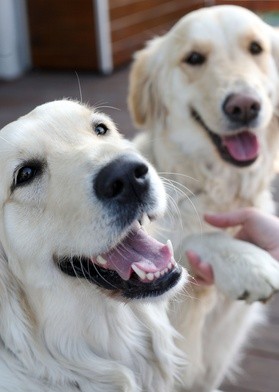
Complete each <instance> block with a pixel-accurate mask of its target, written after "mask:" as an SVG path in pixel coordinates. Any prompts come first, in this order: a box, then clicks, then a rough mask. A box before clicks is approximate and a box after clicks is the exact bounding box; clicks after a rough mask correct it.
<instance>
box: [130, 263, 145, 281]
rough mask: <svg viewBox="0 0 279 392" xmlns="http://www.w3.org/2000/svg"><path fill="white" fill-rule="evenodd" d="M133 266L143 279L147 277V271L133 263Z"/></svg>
mask: <svg viewBox="0 0 279 392" xmlns="http://www.w3.org/2000/svg"><path fill="white" fill-rule="evenodd" d="M132 268H133V270H134V271H135V273H136V274H137V275H138V276H139V278H140V279H141V280H144V279H146V273H145V272H144V271H142V270H141V269H139V268H138V267H137V266H136V265H132Z"/></svg>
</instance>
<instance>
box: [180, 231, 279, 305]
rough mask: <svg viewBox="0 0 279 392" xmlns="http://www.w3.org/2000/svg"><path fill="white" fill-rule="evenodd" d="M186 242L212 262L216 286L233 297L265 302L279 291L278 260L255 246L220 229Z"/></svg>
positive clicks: (190, 238)
mask: <svg viewBox="0 0 279 392" xmlns="http://www.w3.org/2000/svg"><path fill="white" fill-rule="evenodd" d="M185 245H186V249H185V250H186V251H187V252H188V251H189V250H191V251H194V252H195V253H197V254H198V255H199V257H200V259H201V260H202V261H203V262H205V263H208V264H209V265H211V267H212V269H213V274H214V282H215V285H216V287H217V288H218V290H220V291H221V292H222V293H223V294H225V295H226V296H228V297H229V298H231V299H233V300H245V301H246V302H247V303H252V302H255V301H260V302H263V303H265V302H267V301H268V300H269V299H270V298H271V297H272V295H273V294H274V293H276V292H277V291H278V290H279V263H278V262H277V261H276V260H274V259H273V258H272V257H271V256H270V255H269V253H268V252H266V251H264V250H262V249H260V248H258V247H256V246H255V245H252V244H250V243H247V242H244V241H240V240H237V239H235V238H231V237H229V236H228V235H226V234H224V233H219V232H218V233H209V234H203V235H202V236H190V237H188V238H187V239H186V241H185Z"/></svg>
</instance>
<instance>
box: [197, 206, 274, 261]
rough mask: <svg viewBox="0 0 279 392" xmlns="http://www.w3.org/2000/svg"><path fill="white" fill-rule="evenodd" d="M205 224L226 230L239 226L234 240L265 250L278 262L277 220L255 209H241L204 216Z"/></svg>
mask: <svg viewBox="0 0 279 392" xmlns="http://www.w3.org/2000/svg"><path fill="white" fill-rule="evenodd" d="M204 219H205V221H206V222H207V223H209V224H211V225H213V226H215V227H219V228H228V227H234V226H240V229H239V231H238V232H237V234H236V238H238V239H240V240H243V241H248V242H251V243H253V244H254V245H257V246H258V247H260V248H262V249H264V250H266V251H267V252H269V253H270V255H271V256H272V257H273V258H275V259H276V260H278V261H279V219H278V218H277V217H276V216H273V215H269V214H266V213H264V212H262V211H260V210H257V209H256V208H241V209H238V210H235V211H231V212H225V213H218V214H205V216H204Z"/></svg>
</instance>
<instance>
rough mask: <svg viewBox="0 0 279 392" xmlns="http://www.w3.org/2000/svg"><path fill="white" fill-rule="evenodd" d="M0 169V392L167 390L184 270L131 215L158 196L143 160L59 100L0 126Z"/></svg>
mask: <svg viewBox="0 0 279 392" xmlns="http://www.w3.org/2000/svg"><path fill="white" fill-rule="evenodd" d="M0 168H1V183H0V336H1V342H0V390H1V391H3V392H4V391H5V392H62V391H63V392H65V391H67V392H80V391H82V392H105V391H107V392H116V391H118V392H124V391H126V392H138V391H148V392H158V391H167V392H172V391H173V390H174V380H175V377H176V375H177V367H178V365H179V363H180V361H181V358H180V355H179V353H178V350H177V349H176V347H175V345H174V342H173V338H174V336H176V333H175V331H174V329H173V328H172V327H171V325H170V323H169V321H168V317H167V314H166V310H165V304H166V300H167V298H169V296H170V295H171V294H174V293H176V291H177V290H178V289H179V287H181V286H182V284H183V281H184V279H183V273H182V270H181V267H179V266H178V265H177V264H176V263H175V261H174V259H173V257H172V249H171V245H170V243H168V245H162V244H161V243H159V242H158V241H155V240H154V239H152V238H151V237H150V236H148V235H147V234H146V233H145V231H143V230H142V228H141V224H140V223H139V222H140V221H141V220H142V219H143V218H144V217H145V216H146V215H148V216H149V217H150V218H155V217H156V216H158V215H160V214H162V213H163V211H164V208H165V205H166V201H165V192H164V188H163V186H162V183H161V182H160V180H159V178H158V176H157V175H156V173H155V170H154V169H153V168H152V166H151V165H149V164H148V163H147V162H146V160H144V159H143V158H142V157H141V156H140V155H139V154H138V153H136V152H135V151H134V149H133V147H132V145H131V143H130V142H128V141H126V140H125V139H123V138H122V137H121V136H120V134H119V133H118V132H117V131H116V129H115V126H114V124H113V123H112V121H111V120H110V119H109V118H108V117H107V116H105V115H103V114H100V113H97V112H96V111H94V110H92V109H90V108H88V107H86V106H83V105H80V104H78V103H75V102H71V101H66V100H64V101H56V102H51V103H47V104H44V105H42V106H39V107H37V108H36V109H35V110H33V111H32V112H31V113H29V114H28V115H26V116H24V117H22V118H20V119H19V120H17V121H15V122H13V123H11V124H9V125H7V126H6V127H5V128H3V129H2V130H1V133H0ZM184 276H185V274H184ZM155 297H156V298H157V297H159V298H161V297H162V299H161V300H160V301H159V298H158V299H157V300H156V302H155V303H154V300H153V298H155ZM146 299H147V300H146Z"/></svg>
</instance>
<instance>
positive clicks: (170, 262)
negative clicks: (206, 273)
mask: <svg viewBox="0 0 279 392" xmlns="http://www.w3.org/2000/svg"><path fill="white" fill-rule="evenodd" d="M54 260H55V262H56V264H57V266H58V267H59V269H60V270H61V271H62V272H63V273H65V274H67V275H69V276H71V277H73V278H84V279H86V280H87V281H88V282H90V283H92V284H95V285H97V286H99V287H100V288H102V289H104V290H105V291H106V292H107V293H108V294H110V295H112V294H113V295H114V296H119V295H120V296H121V297H122V298H123V297H124V298H126V299H143V298H151V297H158V296H161V295H163V294H165V293H167V292H168V291H169V290H171V289H173V288H174V287H175V286H176V285H177V284H178V282H179V281H180V279H181V276H182V268H181V266H179V265H178V264H177V263H176V262H175V260H174V258H173V250H172V246H171V243H170V242H168V243H167V245H163V244H161V243H160V242H158V241H156V240H155V239H153V238H152V237H150V236H149V235H148V234H147V233H146V232H145V231H144V230H143V228H142V226H141V225H140V223H139V222H134V223H133V224H132V225H131V228H130V230H129V231H128V234H127V235H126V236H125V237H124V239H122V240H121V241H120V242H119V243H118V244H117V245H115V246H114V247H113V248H112V249H110V250H108V251H107V252H105V253H102V254H101V255H98V256H93V257H88V256H57V255H55V256H54Z"/></svg>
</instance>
